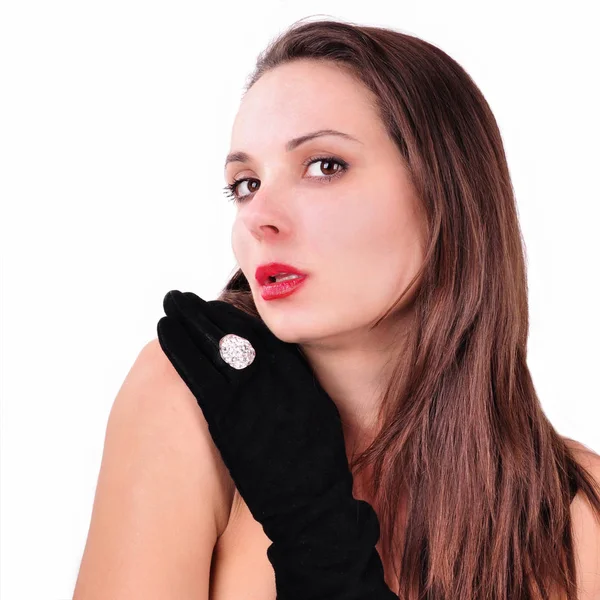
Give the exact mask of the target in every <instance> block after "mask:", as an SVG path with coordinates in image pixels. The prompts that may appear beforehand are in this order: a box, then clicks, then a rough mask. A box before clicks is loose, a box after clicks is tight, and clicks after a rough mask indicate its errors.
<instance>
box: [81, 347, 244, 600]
mask: <svg viewBox="0 0 600 600" xmlns="http://www.w3.org/2000/svg"><path fill="white" fill-rule="evenodd" d="M231 485H232V482H231V479H229V480H228V478H227V473H226V470H225V466H224V465H223V463H222V461H221V458H220V455H219V453H218V450H217V449H216V447H215V446H214V444H213V442H212V437H211V435H210V433H209V431H208V428H207V425H206V421H205V420H204V416H203V414H202V411H201V410H200V408H199V407H198V405H197V403H196V400H195V398H194V396H193V395H192V394H191V392H190V391H189V390H188V388H187V386H186V385H185V384H184V383H183V381H182V380H181V378H180V377H179V375H178V374H177V372H176V371H175V370H174V368H173V367H172V365H171V363H170V362H169V361H168V359H167V358H166V356H165V355H164V353H163V351H162V349H161V348H160V345H159V344H158V340H156V339H155V340H152V341H151V342H149V343H148V344H147V345H146V346H144V348H143V349H142V351H141V352H140V354H139V356H138V358H137V360H136V361H135V363H134V365H133V366H132V368H131V370H130V371H129V373H128V375H127V377H126V379H125V381H124V383H123V385H122V386H121V389H120V390H119V393H118V395H117V397H116V399H115V401H114V404H113V407H112V409H111V412H110V416H109V419H108V424H107V429H106V437H105V442H104V452H103V456H102V463H101V467H100V473H99V477H98V484H97V488H96V495H95V499H94V505H93V510H92V518H91V522H90V528H89V532H88V538H87V542H86V546H85V550H84V553H83V558H82V562H81V566H80V570H79V574H78V578H77V582H76V586H75V590H74V596H73V600H100V599H102V600H106V599H107V598H111V600H121V599H123V600H125V599H127V600H137V599H140V600H142V599H143V600H154V599H156V600H158V599H159V598H160V599H161V600H170V599H173V600H175V599H177V600H187V599H190V600H191V599H194V600H203V599H204V600H208V594H209V579H210V565H211V558H212V553H213V549H214V546H215V543H216V540H217V537H218V535H219V534H220V533H221V531H222V530H223V528H224V524H225V521H224V520H225V519H226V518H227V517H228V515H229V509H228V508H227V503H228V501H229V500H230V499H231V497H232V496H233V488H231Z"/></svg>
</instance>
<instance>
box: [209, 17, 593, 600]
mask: <svg viewBox="0 0 600 600" xmlns="http://www.w3.org/2000/svg"><path fill="white" fill-rule="evenodd" d="M301 21H302V20H301ZM301 21H300V22H296V23H295V24H293V25H292V26H291V27H290V28H288V29H287V31H285V32H283V33H282V34H281V35H279V36H278V37H277V38H275V39H274V40H273V41H271V43H270V44H269V46H268V47H267V49H266V50H265V51H263V52H262V53H261V54H260V55H259V57H258V60H257V64H256V68H255V71H254V72H253V74H252V75H251V76H250V77H249V80H248V81H247V84H246V91H247V90H249V89H250V87H251V86H252V85H253V84H254V83H255V82H256V81H257V80H258V79H259V78H260V77H261V76H262V75H263V74H264V73H266V72H267V71H269V70H271V69H273V68H275V67H277V66H278V65H282V64H284V63H289V62H290V61H294V60H297V59H311V60H315V61H328V62H331V61H333V62H334V63H336V64H338V65H340V66H341V67H344V68H347V69H348V72H349V73H351V74H353V75H354V76H355V77H356V78H357V81H358V82H361V83H362V84H364V85H365V86H366V87H367V88H368V89H369V90H371V91H372V92H373V93H374V97H375V98H376V99H377V105H376V109H377V111H378V114H379V115H380V117H381V119H382V121H383V123H384V124H385V126H386V128H387V130H388V132H389V134H390V135H391V137H392V139H393V140H394V141H395V143H396V144H397V146H398V148H399V150H400V153H401V155H402V157H403V159H404V161H405V163H406V167H407V169H408V172H409V173H410V175H411V177H412V180H413V183H414V186H415V188H416V191H417V194H418V197H419V198H420V200H421V202H422V204H423V208H424V212H425V214H426V218H427V224H428V240H427V246H426V254H425V260H424V263H423V266H422V268H421V270H420V271H419V273H417V275H416V276H415V278H414V280H413V281H412V282H411V285H409V286H408V288H407V289H406V290H405V292H404V294H403V295H402V296H401V297H400V298H399V299H398V303H400V301H401V300H402V298H403V297H404V295H406V294H407V293H408V292H409V290H410V288H411V286H413V285H414V284H415V282H416V285H415V289H416V290H418V293H417V294H416V296H415V300H414V316H415V318H414V321H413V323H414V327H413V328H412V330H411V336H410V343H409V347H408V348H403V351H402V356H400V355H399V354H398V355H397V356H393V357H392V360H394V361H395V362H394V364H395V368H394V374H393V377H392V378H391V381H390V382H389V385H388V387H387V389H386V390H385V392H384V393H383V394H382V401H381V410H380V417H379V418H380V421H379V423H380V430H379V434H378V435H377V436H376V437H375V439H374V440H373V441H372V443H371V444H370V445H369V446H368V447H367V449H366V450H364V451H363V452H362V453H360V455H359V456H358V457H357V459H356V460H352V461H350V463H351V468H352V470H353V473H354V474H355V475H357V474H358V473H359V471H361V470H362V469H364V468H365V467H366V466H367V465H368V466H369V468H370V472H372V474H373V475H372V479H370V480H369V485H370V486H372V489H373V496H374V498H376V502H374V503H373V504H374V506H376V507H377V513H378V516H379V520H380V524H381V543H382V547H383V551H384V553H385V554H386V556H387V555H388V553H389V556H391V557H393V559H394V560H393V564H394V565H395V566H396V567H397V571H396V576H397V577H398V585H399V587H400V597H401V598H403V599H406V600H417V599H423V598H428V599H432V600H433V599H435V600H438V599H439V600H449V599H456V600H459V599H460V600H465V599H486V600H487V599H489V600H501V599H502V600H521V599H522V600H526V599H533V598H538V599H539V598H542V599H549V598H551V597H553V596H551V594H554V593H556V590H558V591H560V593H561V595H562V594H564V593H566V594H567V598H568V600H576V598H577V589H576V583H577V580H576V572H575V561H574V549H573V538H572V530H571V518H570V503H571V498H572V496H573V495H574V494H575V493H576V492H577V491H579V490H581V491H582V492H583V494H584V495H585V496H586V497H587V498H588V499H589V501H590V503H591V504H592V506H593V507H594V509H595V510H596V512H597V513H598V516H599V518H600V487H598V486H597V485H596V483H595V481H594V479H593V477H592V476H591V475H590V473H589V472H588V471H587V470H586V469H585V468H584V467H583V466H581V465H580V464H579V462H578V461H576V460H575V458H574V455H573V453H572V452H571V450H570V449H569V448H568V446H567V445H566V443H565V439H569V438H565V439H563V438H562V437H561V436H559V435H558V433H557V432H556V430H555V429H554V427H553V426H552V424H551V423H550V422H549V420H548V418H547V417H546V415H545V414H544V412H543V410H542V408H541V405H540V402H539V399H538V396H537V394H536V391H535V388H534V385H533V382H532V378H531V375H530V373H529V369H528V367H527V362H526V359H527V337H528V328H529V317H528V295H527V294H528V291H527V280H526V258H525V249H524V242H523V240H522V235H521V230H520V226H519V222H518V215H517V209H516V204H515V197H514V192H513V188H512V185H511V179H510V176H509V170H508V166H507V161H506V156H505V153H504V148H503V143H502V139H501V136H500V131H499V129H498V126H497V124H496V120H495V118H494V116H493V114H492V112H491V110H490V107H489V105H488V103H487V102H486V100H485V99H484V97H483V95H482V93H481V91H480V90H479V88H478V87H477V86H476V85H475V83H474V82H473V80H472V79H471V77H470V76H469V75H468V74H467V73H466V72H465V70H464V69H463V68H462V67H460V66H459V65H458V64H457V63H456V62H455V61H454V60H453V59H452V58H450V57H449V56H448V55H447V54H446V53H444V52H443V51H442V50H440V49H439V48H437V47H435V46H434V45H432V44H430V43H428V42H425V41H423V40H421V39H419V38H417V37H414V36H411V35H407V34H405V33H400V32H398V31H394V30H391V29H385V28H378V27H367V26H360V25H356V24H353V23H348V22H341V21H333V20H324V21H314V22H308V23H302V22H301ZM219 299H220V300H224V301H226V302H231V303H232V304H234V305H236V306H237V307H238V308H240V309H242V310H244V311H246V312H248V313H249V314H252V315H254V316H256V317H258V318H260V315H259V314H258V311H257V309H256V305H255V303H254V301H253V298H252V293H251V291H250V286H249V284H248V281H247V279H246V277H245V276H244V274H243V273H242V271H241V269H238V270H237V272H235V274H234V275H233V276H232V277H231V279H230V280H229V282H228V283H227V285H226V286H225V288H224V289H223V290H222V291H221V294H220V296H219ZM393 308H394V307H393ZM393 308H392V309H390V311H389V312H388V313H387V314H386V315H384V316H382V317H381V319H379V320H378V321H377V322H376V323H374V324H373V327H377V326H379V325H380V323H382V322H383V323H384V325H385V320H384V319H385V318H386V317H387V316H388V314H390V313H391V312H392V310H393ZM403 491H404V492H405V493H406V498H407V505H406V506H407V513H406V515H407V518H406V528H405V530H404V532H403V533H402V534H397V533H396V529H397V517H398V512H399V511H398V506H399V502H400V498H401V494H402V492H403Z"/></svg>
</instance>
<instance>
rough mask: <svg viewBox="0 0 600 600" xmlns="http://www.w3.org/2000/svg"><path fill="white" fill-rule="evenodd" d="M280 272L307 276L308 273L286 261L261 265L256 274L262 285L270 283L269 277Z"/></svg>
mask: <svg viewBox="0 0 600 600" xmlns="http://www.w3.org/2000/svg"><path fill="white" fill-rule="evenodd" d="M279 273H286V274H288V275H302V276H303V277H306V273H302V272H301V271H298V269H296V267H292V265H286V264H285V263H279V262H271V263H267V264H264V265H260V266H259V267H258V268H257V269H256V273H255V274H254V276H255V277H256V281H257V282H258V284H259V285H260V286H261V287H262V286H263V285H265V284H267V283H269V277H272V276H273V275H277V274H279Z"/></svg>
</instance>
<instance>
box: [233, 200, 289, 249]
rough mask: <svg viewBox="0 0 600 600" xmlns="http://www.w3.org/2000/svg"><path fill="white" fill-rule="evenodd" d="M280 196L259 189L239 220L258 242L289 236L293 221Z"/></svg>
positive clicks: (241, 213)
mask: <svg viewBox="0 0 600 600" xmlns="http://www.w3.org/2000/svg"><path fill="white" fill-rule="evenodd" d="M285 206H286V202H285V200H283V198H282V194H280V195H277V194H276V193H274V192H273V190H271V191H270V194H269V192H267V191H266V190H261V189H259V190H258V192H256V193H255V195H254V197H253V198H252V199H251V200H250V203H249V204H248V206H246V207H245V210H243V211H241V212H240V214H239V218H240V219H241V220H242V221H243V223H244V225H245V226H246V228H247V229H248V231H249V232H250V234H251V235H252V236H253V237H254V238H256V239H257V240H259V241H269V240H281V239H282V236H286V235H290V234H291V231H292V224H293V220H292V218H291V216H290V214H289V210H288V209H286V208H285Z"/></svg>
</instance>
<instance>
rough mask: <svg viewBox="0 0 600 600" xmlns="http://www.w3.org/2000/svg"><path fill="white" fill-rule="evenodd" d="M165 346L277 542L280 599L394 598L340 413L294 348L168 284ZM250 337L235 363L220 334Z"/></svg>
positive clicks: (241, 315)
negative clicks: (249, 354)
mask: <svg viewBox="0 0 600 600" xmlns="http://www.w3.org/2000/svg"><path fill="white" fill-rule="evenodd" d="M163 308H164V311H165V313H166V315H167V316H165V317H162V318H161V319H160V320H159V321H158V324H157V332H158V339H159V342H160V345H161V347H162V349H163V351H164V352H165V354H166V355H167V357H168V358H169V360H170V361H171V363H172V364H173V366H174V367H175V369H176V370H177V372H178V373H179V375H180V376H181V377H182V379H183V380H184V381H185V383H186V384H187V386H188V387H189V389H190V390H191V392H192V393H193V394H194V396H195V397H196V399H197V401H198V405H199V406H200V408H201V409H202V411H203V413H204V417H205V419H206V422H207V424H208V427H209V431H210V433H211V435H212V438H213V441H214V442H215V445H216V447H217V448H218V450H219V451H220V453H221V456H222V458H223V462H224V464H225V465H226V467H227V468H228V470H229V472H230V474H231V477H232V479H233V481H234V482H235V485H236V487H237V489H238V490H239V492H240V494H241V496H242V497H243V498H244V500H245V502H246V504H247V506H248V508H249V510H250V512H251V513H252V515H253V517H254V518H255V519H256V520H257V521H258V522H260V523H261V525H262V527H263V530H264V532H265V534H266V535H267V537H269V539H270V540H271V541H272V544H271V545H270V546H269V548H268V549H267V557H268V559H269V561H270V562H271V564H272V565H273V569H274V572H275V582H276V589H277V598H278V599H279V600H295V599H298V600H300V599H301V600H311V599H316V598H327V599H329V600H342V599H343V600H367V599H382V600H383V599H385V600H397V598H398V597H397V596H396V594H394V593H393V592H392V591H391V590H390V589H389V587H388V586H387V584H386V582H385V579H384V571H383V566H382V563H381V559H380V557H379V554H378V552H377V549H376V548H375V544H376V543H377V541H378V539H379V533H380V531H379V521H378V518H377V515H376V513H375V511H374V510H373V508H372V507H371V505H370V504H369V503H367V502H365V501H363V500H357V499H355V498H354V497H353V495H352V483H353V478H352V474H351V472H350V469H349V466H348V461H347V458H346V452H345V445H344V437H343V431H342V425H341V420H340V415H339V412H338V410H337V407H336V405H335V403H334V402H333V400H331V398H330V397H329V396H328V395H327V393H326V392H325V390H324V389H323V388H322V387H321V386H320V384H319V382H318V381H317V379H316V377H315V376H314V374H313V371H312V369H311V367H310V364H309V363H308V362H307V360H306V359H305V357H304V356H303V355H302V354H301V352H300V349H299V347H298V345H297V344H290V343H286V342H283V341H281V340H280V339H279V338H277V337H276V336H275V335H274V334H273V333H272V332H271V331H270V330H269V329H268V327H266V325H265V324H264V323H263V322H262V321H260V320H259V319H257V318H255V317H253V316H251V315H248V314H247V313H245V312H244V311H242V310H240V309H238V308H236V307H234V306H233V305H231V304H229V303H226V302H223V301H220V300H212V301H209V302H206V301H204V300H203V299H202V298H200V297H198V296H197V295H196V294H193V293H191V292H186V293H181V292H180V291H178V290H172V291H170V292H168V293H167V295H166V296H165V298H164V301H163ZM226 334H235V335H236V336H240V337H241V338H245V339H246V340H248V341H249V342H250V344H251V345H252V347H253V348H254V350H255V353H256V354H255V357H254V359H253V362H252V363H251V364H250V365H248V366H246V367H245V368H240V369H238V368H235V367H233V366H231V365H230V364H228V363H227V362H226V361H225V360H224V359H223V358H222V357H221V354H220V351H219V341H220V340H221V338H222V337H223V336H225V335H226Z"/></svg>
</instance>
